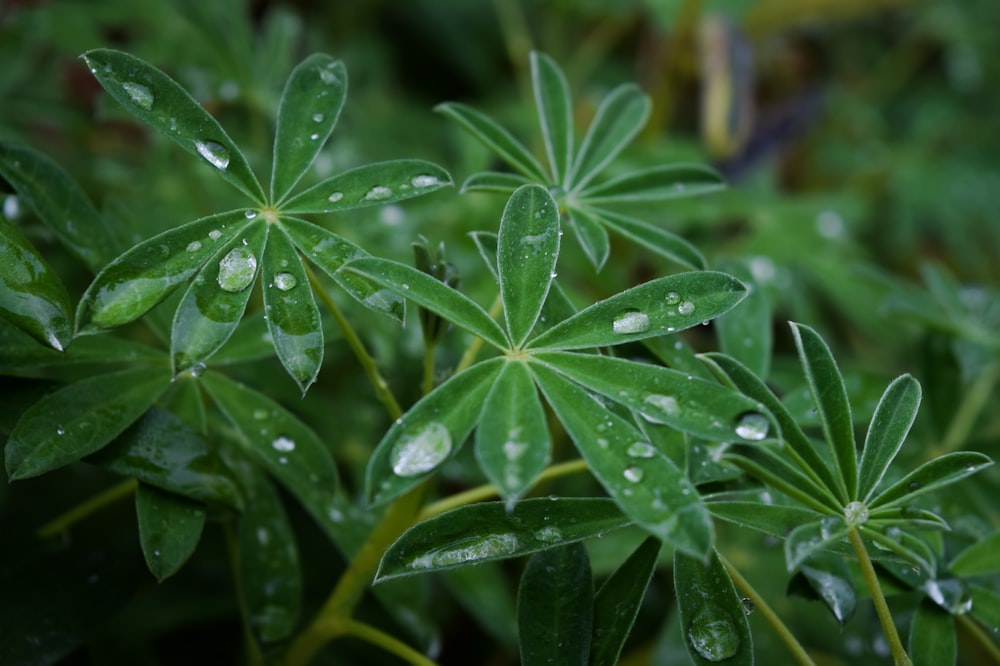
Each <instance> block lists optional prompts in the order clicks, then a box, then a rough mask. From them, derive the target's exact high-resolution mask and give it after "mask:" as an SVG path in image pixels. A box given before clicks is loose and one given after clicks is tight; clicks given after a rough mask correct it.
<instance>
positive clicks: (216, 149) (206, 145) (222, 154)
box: [194, 141, 229, 171]
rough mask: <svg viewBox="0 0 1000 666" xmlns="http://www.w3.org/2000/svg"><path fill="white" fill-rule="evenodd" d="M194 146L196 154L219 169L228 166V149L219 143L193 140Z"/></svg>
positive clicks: (222, 169)
mask: <svg viewBox="0 0 1000 666" xmlns="http://www.w3.org/2000/svg"><path fill="white" fill-rule="evenodd" d="M194 147H195V149H197V151H198V154H199V155H201V156H202V157H204V158H205V160H206V161H207V162H208V163H209V164H211V165H212V166H214V167H215V168H216V169H219V170H220V171H225V169H226V167H228V166H229V151H228V150H226V147H225V146H223V145H222V144H221V143H216V142H215V141H195V142H194Z"/></svg>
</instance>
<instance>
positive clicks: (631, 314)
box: [611, 291, 696, 335]
mask: <svg viewBox="0 0 1000 666" xmlns="http://www.w3.org/2000/svg"><path fill="white" fill-rule="evenodd" d="M663 304H664V305H666V306H667V309H666V310H665V314H666V316H667V317H674V316H677V315H680V316H682V317H689V316H691V315H693V314H694V312H695V310H696V307H695V304H694V303H693V302H692V301H689V300H686V299H684V298H683V297H682V296H681V295H680V294H678V293H677V292H676V291H671V292H668V293H667V294H666V296H664V297H663ZM650 325H651V322H650V315H649V314H648V313H646V312H643V311H642V310H640V309H637V308H629V309H627V310H624V311H622V312H620V313H619V314H618V315H617V316H615V318H614V320H613V321H612V324H611V326H612V329H611V330H612V331H613V332H614V333H615V334H616V335H632V334H635V333H645V332H646V331H648V330H649V329H650ZM675 330H677V327H675V326H668V327H667V329H666V332H667V333H673V332H674V331H675Z"/></svg>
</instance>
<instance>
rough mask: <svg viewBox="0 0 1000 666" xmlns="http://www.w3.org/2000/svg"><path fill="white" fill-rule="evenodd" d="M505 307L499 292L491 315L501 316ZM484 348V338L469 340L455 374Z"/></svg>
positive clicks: (466, 366) (463, 368)
mask: <svg viewBox="0 0 1000 666" xmlns="http://www.w3.org/2000/svg"><path fill="white" fill-rule="evenodd" d="M502 309H503V301H502V300H500V294H497V297H496V299H494V301H493V305H491V306H490V316H491V317H493V318H494V319H496V318H497V317H499V316H500V311H501V310H502ZM482 348H483V339H482V338H472V341H471V342H469V346H468V347H466V348H465V353H464V354H462V358H461V359H460V360H459V361H458V365H457V366H455V374H456V375H457V374H458V373H460V372H462V371H463V370H465V369H466V368H468V367H469V366H470V365H472V362H473V361H475V360H476V354H478V353H479V350H480V349H482Z"/></svg>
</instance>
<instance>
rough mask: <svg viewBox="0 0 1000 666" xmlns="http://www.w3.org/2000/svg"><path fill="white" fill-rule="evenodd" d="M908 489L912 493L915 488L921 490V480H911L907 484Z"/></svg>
mask: <svg viewBox="0 0 1000 666" xmlns="http://www.w3.org/2000/svg"><path fill="white" fill-rule="evenodd" d="M906 489H907V490H909V491H910V492H911V493H912V492H913V491H914V490H920V482H919V481H910V482H909V483H908V484H906Z"/></svg>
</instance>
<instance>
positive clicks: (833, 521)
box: [819, 516, 844, 540]
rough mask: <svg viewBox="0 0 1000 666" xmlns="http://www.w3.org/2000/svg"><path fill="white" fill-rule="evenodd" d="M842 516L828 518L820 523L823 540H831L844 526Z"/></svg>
mask: <svg viewBox="0 0 1000 666" xmlns="http://www.w3.org/2000/svg"><path fill="white" fill-rule="evenodd" d="M843 524H844V523H843V521H842V520H841V518H840V516H827V517H826V518H824V519H823V520H821V521H820V522H819V533H820V536H822V537H823V539H826V540H828V539H831V538H833V535H834V534H836V533H837V530H838V529H839V528H840V527H841V526H842V525H843Z"/></svg>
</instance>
